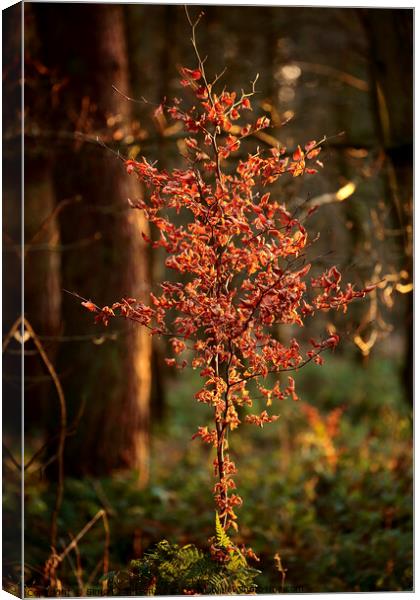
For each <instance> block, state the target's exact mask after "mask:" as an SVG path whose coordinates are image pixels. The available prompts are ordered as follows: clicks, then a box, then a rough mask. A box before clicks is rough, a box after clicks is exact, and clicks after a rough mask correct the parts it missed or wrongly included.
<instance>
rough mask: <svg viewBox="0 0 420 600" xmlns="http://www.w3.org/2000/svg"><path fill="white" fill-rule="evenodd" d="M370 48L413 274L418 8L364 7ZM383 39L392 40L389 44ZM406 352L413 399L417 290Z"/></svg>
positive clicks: (404, 265)
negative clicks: (415, 25) (415, 24)
mask: <svg viewBox="0 0 420 600" xmlns="http://www.w3.org/2000/svg"><path fill="white" fill-rule="evenodd" d="M360 15H361V18H362V22H363V24H364V26H365V29H366V34H367V37H368V40H369V43H370V50H371V57H372V60H371V78H372V90H373V98H372V101H373V103H374V107H375V109H376V110H375V113H376V117H377V119H376V122H377V129H378V136H379V139H380V142H381V144H382V148H383V151H384V153H385V157H386V165H385V166H386V178H387V185H388V196H389V201H390V202H389V204H390V206H392V210H393V220H394V227H395V229H399V230H400V236H399V238H398V239H399V240H400V241H401V242H400V260H399V265H398V266H399V268H400V269H401V270H403V271H406V272H407V273H408V275H409V278H410V279H409V281H412V277H413V258H412V253H413V247H412V245H413V242H412V236H413V223H412V214H413V119H412V116H413V15H414V11H412V10H409V9H405V10H404V9H401V10H385V9H377V10H369V9H364V10H362V11H360ZM384 40H387V42H386V43H384ZM405 319H406V330H407V338H406V352H405V357H404V363H403V368H402V381H403V385H404V387H405V390H406V397H407V401H408V402H409V403H410V404H412V402H413V293H412V292H409V293H408V294H407V298H406V301H405Z"/></svg>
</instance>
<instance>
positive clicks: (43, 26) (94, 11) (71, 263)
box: [32, 4, 151, 483]
mask: <svg viewBox="0 0 420 600" xmlns="http://www.w3.org/2000/svg"><path fill="white" fill-rule="evenodd" d="M32 10H33V12H34V14H35V17H36V21H37V27H38V30H39V34H40V38H41V40H42V54H43V62H44V63H45V64H46V66H47V68H48V69H50V72H51V73H52V74H53V75H54V77H56V78H57V79H58V80H59V81H61V82H63V92H62V93H61V95H60V92H59V99H58V103H57V99H55V104H56V106H57V104H58V108H55V109H54V110H55V112H54V111H53V115H52V120H51V121H50V122H49V128H50V129H53V130H54V132H55V135H56V138H55V144H56V148H57V152H58V154H59V155H58V160H56V164H55V189H56V196H57V199H58V200H62V199H65V198H74V197H76V196H80V197H81V202H80V203H74V204H73V205H71V206H70V207H69V208H68V209H67V210H66V211H64V210H63V211H62V212H61V214H60V222H61V234H62V244H63V247H64V250H65V251H64V252H63V258H62V264H63V275H62V283H63V287H64V288H66V289H70V290H74V291H76V292H77V293H79V294H80V295H82V296H86V297H89V298H92V299H94V300H95V301H96V302H97V303H98V304H101V305H104V304H110V303H112V302H113V301H114V300H118V299H119V298H120V297H121V296H134V297H137V298H144V297H145V294H146V293H147V290H148V288H149V274H148V264H147V256H146V250H145V247H144V243H143V240H142V237H141V231H143V232H145V233H147V223H146V222H145V221H144V218H143V216H142V214H141V213H140V212H137V211H133V210H131V209H130V208H129V206H128V203H127V198H132V199H133V198H136V197H138V196H139V195H140V194H141V193H142V190H141V189H140V187H139V184H138V183H137V182H136V180H135V179H134V178H130V177H129V176H128V175H127V174H126V172H125V169H124V166H123V164H122V163H121V161H120V160H118V158H117V157H116V156H115V155H114V154H112V153H111V152H110V151H109V150H107V149H105V148H103V147H101V146H100V145H99V144H95V143H93V144H92V143H84V141H83V140H85V139H86V138H80V139H81V141H79V140H77V139H75V140H73V142H72V143H71V144H69V143H66V144H64V145H62V146H60V144H59V140H60V139H61V140H63V139H67V138H70V139H71V135H70V136H69V135H68V133H69V132H70V133H71V132H72V131H73V132H74V131H75V130H79V131H80V130H83V131H84V132H85V133H88V134H89V135H90V136H91V139H93V140H94V139H95V137H94V135H96V134H98V135H99V136H101V135H102V134H108V133H109V128H108V126H112V127H114V129H115V136H114V138H115V139H122V138H124V136H125V135H126V134H127V131H128V128H129V124H130V120H131V105H130V103H129V102H127V101H125V100H124V99H123V98H122V97H121V96H120V95H118V94H117V93H116V92H115V91H114V90H113V88H112V86H113V85H114V86H116V87H117V88H118V89H120V90H123V91H124V92H125V93H127V92H128V90H129V76H128V63H127V49H126V45H125V30H124V9H123V7H122V6H118V5H95V4H92V5H88V4H86V5H83V4H78V5H74V4H73V5H68V6H66V5H47V4H43V5H39V4H38V5H33V7H32ZM75 32H76V34H75ZM53 100H54V99H53ZM53 100H52V102H53ZM115 124H117V125H115ZM121 132H122V133H121ZM53 139H54V138H53ZM60 150H61V151H60ZM63 317H64V327H65V334H66V336H70V337H71V336H73V335H75V334H80V333H82V332H84V333H89V332H92V337H94V335H95V334H96V338H97V339H96V340H94V341H96V342H101V341H103V340H102V339H101V334H102V333H104V332H103V331H102V330H101V329H98V327H96V328H93V327H91V326H90V323H89V320H90V317H89V315H88V314H87V313H86V314H85V313H84V311H83V309H81V307H80V305H79V304H78V302H77V301H76V300H75V299H74V298H71V297H66V298H65V300H64V301H63ZM116 329H117V330H118V331H116V332H115V338H116V339H109V336H108V339H106V340H105V341H104V343H100V344H98V343H97V345H95V344H94V343H92V341H85V342H82V343H79V342H77V341H75V342H74V343H72V342H67V343H65V344H63V346H62V349H61V351H60V357H59V362H58V365H59V370H60V372H61V373H62V374H63V383H64V386H65V392H66V398H67V402H68V404H69V408H70V415H71V416H72V415H73V417H74V415H75V414H77V412H78V410H79V407H80V404H81V403H82V402H84V403H85V407H84V412H83V416H82V418H81V421H80V423H79V426H78V430H77V433H76V435H75V436H73V437H71V438H69V440H68V443H67V452H66V473H67V474H74V475H79V474H95V475H100V474H106V473H109V472H111V471H112V470H114V469H119V468H132V469H136V470H137V472H138V477H139V480H140V481H141V482H142V483H144V482H145V481H146V480H147V476H148V447H149V442H148V432H149V411H150V406H149V404H150V356H151V344H150V337H149V336H148V335H147V334H146V333H145V331H144V330H143V329H142V328H135V327H130V326H129V324H127V323H118V324H117V328H116ZM71 416H70V418H71Z"/></svg>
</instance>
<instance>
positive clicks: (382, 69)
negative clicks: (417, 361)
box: [3, 3, 413, 594]
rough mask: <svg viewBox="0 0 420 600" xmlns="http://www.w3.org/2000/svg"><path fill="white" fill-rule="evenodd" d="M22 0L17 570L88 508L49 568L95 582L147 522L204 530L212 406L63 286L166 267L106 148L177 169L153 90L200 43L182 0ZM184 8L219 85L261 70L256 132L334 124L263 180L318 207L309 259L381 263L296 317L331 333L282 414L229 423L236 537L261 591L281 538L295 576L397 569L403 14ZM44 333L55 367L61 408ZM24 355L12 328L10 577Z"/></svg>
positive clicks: (7, 384) (6, 267)
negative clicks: (315, 170)
mask: <svg viewBox="0 0 420 600" xmlns="http://www.w3.org/2000/svg"><path fill="white" fill-rule="evenodd" d="M24 9H25V47H24V61H25V107H24V115H25V131H24V141H25V155H24V160H25V180H24V185H25V203H24V219H25V230H24V236H25V245H24V246H23V250H22V249H21V248H20V247H19V228H20V208H19V207H20V193H21V190H20V188H19V186H16V185H15V181H16V177H14V174H15V175H16V174H18V173H19V169H20V163H19V152H20V132H19V118H20V115H19V114H18V113H17V112H16V110H15V108H14V107H15V106H16V102H14V100H16V99H18V98H19V95H20V85H21V81H20V74H19V66H20V56H19V53H20V50H19V19H20V14H19V10H14V11H12V9H9V10H10V11H12V12H11V13H10V14H9V16H8V18H7V19H6V20H5V21H4V23H5V24H4V31H5V34H4V35H5V36H7V41H6V39H5V38H4V39H5V42H4V44H5V53H4V54H5V58H4V71H3V85H4V92H3V94H4V95H3V98H4V105H5V108H4V116H3V123H4V125H3V131H4V141H3V144H4V152H3V160H4V168H3V172H4V173H5V176H4V198H5V199H6V200H4V201H3V228H4V230H3V244H4V247H3V252H4V258H3V271H4V272H3V282H4V316H3V335H4V336H7V333H8V332H9V330H10V328H11V327H12V325H13V323H14V322H15V321H16V319H18V318H19V316H20V310H21V307H20V306H21V305H20V289H19V278H18V274H19V264H20V261H21V260H22V259H24V265H25V282H24V283H25V287H24V302H25V305H24V306H25V318H26V319H27V322H28V323H29V324H30V326H31V327H32V328H33V331H34V332H35V335H36V338H35V337H34V336H32V337H31V335H27V336H26V337H27V338H28V339H27V340H26V341H25V345H24V353H25V377H24V391H25V410H24V425H25V431H24V435H25V448H24V462H25V487H24V494H25V532H24V535H25V582H26V585H27V586H28V587H29V588H31V586H32V587H33V589H36V586H37V585H38V584H40V582H41V581H42V569H43V565H44V563H45V560H46V559H47V557H48V555H49V547H50V543H51V536H52V535H54V532H52V525H51V523H52V522H54V521H55V527H56V541H57V546H58V548H61V549H64V548H65V547H66V546H67V544H68V543H69V541H70V539H71V536H74V535H76V534H77V533H78V532H79V531H80V530H81V529H82V528H83V526H84V525H85V524H86V523H88V522H89V521H90V520H91V519H92V518H93V517H95V515H97V514H98V511H100V510H101V509H105V510H106V513H107V517H108V518H107V520H106V522H105V521H104V523H102V521H103V519H98V521H97V522H95V524H94V525H93V526H92V527H91V528H90V529H89V531H88V532H87V533H86V535H85V536H84V537H83V538H82V539H81V540H80V543H79V545H78V550H79V552H80V555H79V557H77V556H76V554H74V553H71V554H69V555H68V557H66V559H65V560H64V561H63V563H62V565H61V567H60V578H61V579H62V581H63V585H65V587H67V588H71V589H72V590H74V591H75V593H79V594H81V593H82V592H83V593H86V589H87V587H88V586H89V585H97V582H98V580H99V577H100V576H101V573H102V571H103V569H104V564H103V563H104V556H105V560H107V561H108V562H107V563H106V564H105V567H109V568H110V569H113V570H117V569H118V568H120V567H121V566H124V565H125V564H127V562H128V561H129V559H130V558H136V557H139V556H141V555H142V554H143V552H144V551H145V550H146V549H147V548H149V547H150V546H151V545H152V544H154V543H156V542H157V541H159V540H160V539H162V538H166V539H169V540H171V541H175V542H178V543H187V542H194V543H196V544H198V545H200V546H202V547H206V543H207V538H208V537H209V536H210V535H212V532H213V526H214V524H213V516H214V513H213V509H212V498H211V493H210V488H211V484H212V474H211V461H210V457H209V454H208V451H207V449H205V448H202V447H200V444H199V443H198V442H191V441H190V438H191V436H192V434H193V433H194V432H195V430H196V428H197V425H198V424H200V425H201V424H203V422H204V421H205V419H206V418H208V415H206V414H204V413H205V408H204V407H203V406H196V405H195V404H194V399H193V393H194V392H195V391H196V389H198V388H197V377H196V375H195V374H194V373H191V374H188V373H183V374H181V375H180V376H178V377H175V376H174V375H173V373H171V372H170V371H169V370H168V369H167V367H166V365H165V363H164V361H163V357H164V356H165V351H166V349H165V343H164V341H157V340H153V342H152V340H151V338H150V337H149V336H148V335H147V334H146V333H145V331H144V330H141V329H140V328H137V327H133V326H132V325H130V324H129V323H124V322H117V323H116V324H111V326H110V327H109V328H108V329H104V328H102V326H95V325H94V324H93V323H92V322H91V321H92V319H90V318H89V315H87V314H86V311H84V310H83V309H82V308H81V307H80V301H78V300H77V299H76V298H75V297H73V296H71V295H69V294H67V293H66V292H65V291H64V290H70V291H72V292H76V293H78V294H80V295H81V296H83V297H85V298H90V299H92V300H94V301H95V302H97V303H98V304H99V305H101V306H103V305H105V304H111V303H112V302H113V301H114V300H116V299H119V298H120V297H121V296H124V295H128V296H134V297H138V298H145V297H146V296H147V293H148V291H149V290H152V289H153V287H154V286H155V285H156V282H159V281H160V280H161V279H162V278H168V274H166V273H165V269H164V266H163V264H164V263H163V260H162V259H161V258H162V257H161V256H159V254H158V255H154V256H153V257H152V256H151V255H150V253H149V251H148V249H147V248H146V246H145V244H144V243H143V240H142V237H141V231H144V232H147V223H145V222H144V221H143V220H142V217H141V215H140V214H139V213H138V212H136V211H133V210H131V209H130V208H129V205H128V203H127V198H131V199H134V198H136V197H139V196H140V195H141V194H142V189H141V187H140V186H139V184H138V183H137V182H136V181H135V180H134V178H132V177H131V178H130V177H128V176H127V174H126V172H125V170H124V168H123V164H122V162H121V161H120V160H118V158H117V157H116V155H115V152H120V153H121V155H122V156H125V157H131V158H136V157H137V156H140V155H142V154H144V155H145V156H147V157H148V158H150V159H151V160H154V159H157V160H158V161H159V164H160V165H164V166H165V167H167V168H170V167H173V166H179V165H180V161H181V158H180V156H179V152H180V151H181V152H182V148H183V140H182V132H180V131H179V129H178V128H177V126H176V125H173V124H171V123H169V122H166V121H163V120H156V119H154V118H153V113H154V109H155V105H157V104H159V102H160V101H161V100H162V99H163V98H164V97H168V98H171V97H173V96H177V95H178V96H179V95H182V94H183V90H182V89H181V88H180V86H179V82H178V80H179V73H178V70H177V69H178V68H179V66H181V65H182V66H188V67H192V68H193V67H194V66H195V62H194V56H193V51H192V48H191V44H190V42H189V33H190V32H189V27H188V23H187V20H186V17H185V12H184V8H183V7H182V6H164V5H100V4H92V5H89V4H87V3H82V4H46V3H45V4H44V3H34V4H31V3H26V4H25V7H24ZM200 9H202V10H203V11H204V13H205V16H204V17H203V21H202V25H201V26H200V28H199V31H198V41H199V46H200V48H201V52H202V54H203V55H207V56H208V59H207V63H206V66H207V71H208V72H209V73H219V72H220V71H221V70H222V69H223V68H224V67H225V66H227V71H226V74H225V81H226V84H227V86H228V87H229V88H233V89H237V90H238V91H239V90H240V89H241V88H242V87H246V86H247V85H248V83H249V81H251V80H253V79H254V77H255V74H256V73H257V72H258V73H259V74H260V78H259V81H258V86H257V89H258V90H259V92H260V93H259V94H258V96H257V97H256V107H257V108H256V110H257V111H258V112H261V114H263V113H264V112H266V113H269V115H270V117H271V119H272V122H273V124H274V127H273V128H272V129H271V130H269V131H268V132H266V133H261V134H260V137H259V139H255V143H256V145H257V144H260V145H264V144H265V145H267V144H268V145H272V144H273V143H275V142H276V141H277V142H281V143H282V144H284V145H286V146H288V147H295V146H296V145H297V144H298V143H301V144H302V143H305V142H306V141H308V140H310V139H320V138H322V137H323V136H324V135H327V136H331V138H330V139H329V140H328V141H327V142H326V144H325V145H324V152H323V162H324V165H325V167H324V169H323V170H322V172H321V173H320V174H319V175H317V176H315V177H311V178H309V177H308V178H302V181H301V180H300V178H297V180H295V179H294V180H293V181H292V180H289V181H287V182H284V181H280V182H279V183H278V190H277V191H278V194H279V195H281V196H282V197H283V198H284V200H285V202H286V204H290V205H292V206H293V205H294V203H295V204H296V203H297V204H302V203H317V204H319V205H320V208H319V209H318V212H317V213H316V214H315V215H314V217H313V225H312V230H313V231H320V234H321V237H320V241H319V242H318V244H317V248H316V256H319V257H320V258H319V260H320V262H321V264H324V265H326V266H328V265H333V264H336V265H338V266H339V267H340V269H341V270H342V272H343V276H344V278H345V279H346V280H348V281H352V282H355V283H356V284H360V285H365V284H370V283H374V282H380V283H379V286H378V288H377V290H376V291H375V292H374V293H373V294H371V295H370V296H369V299H367V300H366V301H364V302H361V303H358V304H357V305H355V306H352V307H351V308H350V310H349V312H348V313H347V315H346V316H345V317H344V318H342V317H340V319H336V320H334V321H333V317H331V316H328V319H326V320H325V322H320V321H317V322H315V323H313V324H312V325H311V327H313V328H314V332H316V331H318V332H319V331H325V329H327V328H329V329H331V328H332V327H335V328H336V330H337V332H338V333H339V334H340V336H341V343H340V346H339V348H338V349H337V351H336V352H335V353H334V354H331V355H330V356H328V357H327V360H326V364H325V366H323V367H317V366H313V365H309V366H308V367H307V368H305V369H303V370H302V371H301V372H300V373H299V374H298V375H297V378H296V379H297V385H298V391H299V392H300V395H301V401H300V402H299V403H294V404H293V406H292V405H291V403H289V404H288V403H286V402H285V404H284V406H283V410H282V413H281V419H280V420H279V421H278V422H277V423H275V424H273V425H271V427H270V428H267V429H264V431H263V432H261V433H260V432H259V431H257V432H252V433H250V435H249V437H248V438H244V437H242V438H241V439H240V440H239V439H238V440H237V446H236V455H235V456H236V460H235V462H237V464H238V465H240V472H241V477H240V480H238V485H239V487H240V489H241V492H242V496H243V497H244V508H243V509H242V511H241V515H240V517H241V520H242V528H241V530H240V536H241V540H243V541H244V542H245V543H251V544H252V546H253V548H254V549H255V551H256V552H257V554H259V555H260V557H261V563H260V564H259V565H258V568H260V569H261V570H262V572H263V573H262V575H261V576H260V577H259V583H260V586H261V589H265V591H267V590H268V589H270V590H273V589H280V587H281V574H280V573H279V572H278V570H276V563H275V561H274V558H273V557H274V555H275V554H276V553H279V554H280V556H281V558H282V561H283V566H284V567H285V568H287V577H286V586H287V585H289V586H291V587H290V589H291V590H292V589H295V588H297V587H301V588H303V591H305V592H320V591H331V592H332V591H334V592H337V591H346V592H347V591H371V590H408V589H411V587H412V450H411V449H412V394H413V388H412V363H413V338H412V288H413V286H412V144H413V120H412V111H413V105H412V97H413V88H412V85H413V37H412V36H413V32H412V27H413V12H412V11H411V10H404V9H347V8H328V9H327V8H282V7H262V6H261V7H238V6H229V7H216V6H203V7H200ZM200 9H199V8H198V7H192V8H191V11H193V12H197V11H198V10H200ZM113 86H114V87H115V88H117V89H118V90H119V91H120V93H118V92H117V91H115V89H113ZM124 95H125V96H128V97H130V98H134V99H136V101H130V100H128V99H127V98H125V97H124ZM142 98H144V99H147V102H144V101H142ZM8 100H9V102H8ZM284 121H288V122H287V124H285V125H283V126H281V124H282V123H283V122H284ZM342 132H344V133H342ZM337 134H341V135H337ZM270 136H271V137H270ZM97 138H99V139H100V140H101V143H98V141H97ZM273 139H274V142H273ZM112 150H113V151H114V152H112ZM278 335H279V336H287V335H288V332H287V331H285V330H284V328H283V330H282V331H279V333H278ZM35 339H36V340H37V342H38V345H36V343H34V342H35ZM40 347H41V348H42V350H43V351H44V352H45V353H46V355H47V357H48V362H49V363H50V367H52V369H53V371H54V373H56V374H57V376H58V378H59V381H60V382H61V386H62V389H63V397H64V401H65V407H66V411H67V414H66V416H65V420H63V406H61V412H60V405H59V402H58V401H57V389H56V386H55V385H54V382H53V380H52V377H51V369H50V371H49V370H48V367H47V365H46V361H45V360H44V359H43V358H42V352H40ZM19 369H20V350H19V346H18V342H17V341H16V339H11V340H9V343H8V345H7V346H6V348H5V351H4V356H3V423H4V428H5V433H4V437H3V440H4V448H3V458H4V464H3V474H4V526H3V527H4V550H3V554H4V567H3V574H4V577H5V585H6V586H8V587H9V588H10V589H12V587H13V585H15V583H16V578H17V573H18V570H19V561H20V551H21V549H20V547H19V544H17V534H19V532H17V531H16V521H14V519H16V515H17V514H18V512H19V503H20V483H19V481H20V479H19V468H20V458H21V452H20V443H21V439H20V430H19V424H20V418H21V412H20V411H21V409H20V393H21V389H20V382H19V373H20V371H19ZM60 422H61V425H60ZM63 436H64V437H65V445H64V455H63V457H62V458H63V461H62V462H61V458H60V445H59V444H60V440H63ZM60 464H61V465H62V467H63V473H61V474H62V475H63V476H64V486H63V487H62V489H61V492H62V504H61V506H59V507H58V508H59V510H56V511H55V510H54V507H56V508H57V487H60V486H57V484H58V483H59V482H60V472H59V471H60ZM59 500H60V499H59ZM59 504H60V502H59ZM54 513H56V514H55V516H54ZM103 524H105V529H104V527H103ZM53 527H54V525H53ZM286 591H287V587H286Z"/></svg>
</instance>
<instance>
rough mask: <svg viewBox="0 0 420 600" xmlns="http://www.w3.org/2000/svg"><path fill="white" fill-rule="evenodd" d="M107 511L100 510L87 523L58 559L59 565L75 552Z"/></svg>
mask: <svg viewBox="0 0 420 600" xmlns="http://www.w3.org/2000/svg"><path fill="white" fill-rule="evenodd" d="M104 513H105V511H104V509H103V508H101V509H100V510H98V512H97V513H96V515H95V516H94V517H92V519H91V520H90V521H89V522H88V523H86V525H85V526H84V527H83V529H81V530H80V531H79V533H78V534H77V535H76V537H75V538H73V540H72V541H71V542H70V544H68V546H67V547H66V548H65V549H64V550H63V552H62V553H61V554H60V555H59V556H58V557H57V560H58V562H59V563H61V562H63V560H64V558H65V557H66V556H67V554H68V553H69V552H71V551H72V550H73V548H74V547H75V546H76V545H77V544H78V543H79V542H80V540H81V539H82V537H83V536H84V535H85V534H86V533H87V532H88V531H89V529H91V527H92V526H93V525H94V524H95V523H96V521H98V520H99V519H100V518H101V517H102V516H103V515H104Z"/></svg>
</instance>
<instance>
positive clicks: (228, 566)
mask: <svg viewBox="0 0 420 600" xmlns="http://www.w3.org/2000/svg"><path fill="white" fill-rule="evenodd" d="M217 523H218V524H217ZM216 533H217V542H218V544H219V545H220V546H221V547H223V548H228V547H229V548H232V552H230V553H229V560H227V562H224V563H220V562H218V561H216V560H214V559H213V558H212V556H211V555H210V553H204V552H203V551H202V550H200V549H199V548H197V547H196V546H194V545H192V544H188V545H186V546H183V547H181V548H180V547H179V546H178V545H177V544H170V543H169V542H167V541H166V540H163V541H162V542H160V543H159V544H157V546H155V547H154V548H153V549H151V550H149V551H148V552H146V554H145V555H144V557H143V558H142V559H141V560H135V561H132V562H131V563H130V566H129V569H128V570H127V571H121V572H119V573H113V574H112V577H111V574H110V576H109V579H110V580H112V583H113V585H112V586H110V588H109V589H110V593H111V594H113V595H127V594H129V595H133V593H134V595H136V596H155V595H156V596H163V595H184V594H185V592H186V591H189V592H194V593H197V594H249V593H254V592H255V591H256V584H255V582H254V580H255V577H256V576H257V575H258V573H259V571H257V570H256V569H252V568H251V567H249V566H248V564H247V562H246V560H245V558H244V557H243V556H242V555H241V554H240V552H239V550H237V549H236V548H235V547H234V546H233V545H232V542H231V540H230V539H229V537H228V536H227V534H226V533H225V532H224V531H223V528H222V526H221V523H220V519H219V521H218V522H217V518H216Z"/></svg>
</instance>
